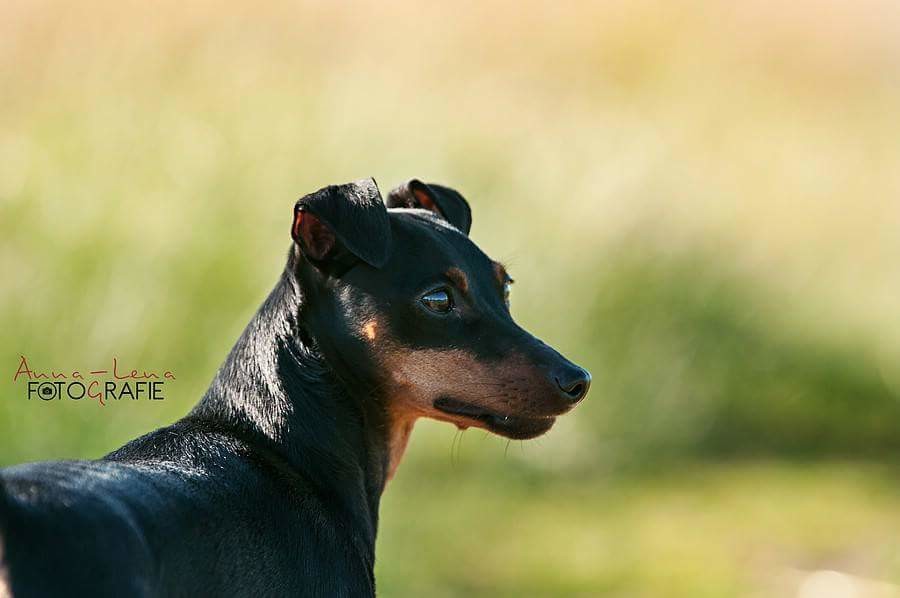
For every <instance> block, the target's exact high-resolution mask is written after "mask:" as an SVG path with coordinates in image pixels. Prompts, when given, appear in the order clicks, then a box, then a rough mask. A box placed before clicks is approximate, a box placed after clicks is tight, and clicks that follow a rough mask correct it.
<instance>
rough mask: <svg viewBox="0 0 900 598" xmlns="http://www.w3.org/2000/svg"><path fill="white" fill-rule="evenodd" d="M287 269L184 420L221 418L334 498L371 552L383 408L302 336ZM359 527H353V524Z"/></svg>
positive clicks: (380, 477)
mask: <svg viewBox="0 0 900 598" xmlns="http://www.w3.org/2000/svg"><path fill="white" fill-rule="evenodd" d="M302 303H303V294H302V292H301V289H300V285H299V283H298V281H297V278H296V277H295V276H294V274H293V273H292V272H291V269H290V267H289V268H288V269H287V270H286V271H285V273H284V274H283V275H282V277H281V280H280V281H279V283H278V285H277V286H276V287H275V289H274V290H273V291H272V293H271V294H270V295H269V297H268V299H266V301H265V303H263V305H262V307H261V308H260V309H259V311H258V312H257V313H256V315H255V316H254V317H253V319H252V320H251V322H250V324H248V326H247V328H246V329H245V330H244V332H243V334H242V335H241V338H240V339H239V340H238V342H237V343H236V344H235V346H234V348H233V349H232V351H231V353H230V354H229V355H228V358H227V359H226V361H225V363H224V364H223V365H222V367H221V368H220V369H219V371H218V373H217V374H216V377H215V379H214V380H213V382H212V384H211V385H210V388H209V390H208V391H207V393H206V395H205V396H204V398H203V400H202V401H201V402H200V403H199V404H198V405H197V407H196V408H195V409H194V411H192V413H191V416H190V417H192V418H200V419H206V420H213V421H215V422H217V423H225V424H226V425H227V426H228V427H230V428H231V429H232V430H234V432H235V433H236V434H238V435H240V436H242V437H244V438H245V439H248V440H250V441H251V442H256V443H260V444H262V445H264V446H265V447H266V448H267V449H269V450H270V451H271V452H274V453H275V454H276V455H277V456H278V457H279V458H282V459H284V460H285V461H286V463H287V465H288V466H289V467H291V468H292V469H294V470H295V471H296V472H297V473H298V474H299V475H300V476H301V477H302V478H303V479H304V480H306V481H307V482H308V483H309V484H311V485H313V486H314V487H315V489H316V490H317V492H319V493H320V495H321V496H322V497H323V499H324V500H325V501H326V502H327V503H329V504H333V505H340V507H341V511H342V514H344V515H346V516H348V517H349V518H351V520H352V521H351V523H352V524H353V526H354V529H364V530H366V534H365V536H366V543H367V544H368V549H369V550H374V542H375V532H376V529H377V523H378V504H379V500H380V497H381V493H382V492H383V490H384V486H385V483H386V481H387V478H388V476H389V468H390V451H391V449H390V446H389V439H388V438H387V436H386V433H385V430H386V429H387V428H388V426H387V424H386V421H385V418H386V417H387V416H386V414H385V413H384V412H383V409H382V408H381V407H380V405H379V403H378V402H377V401H375V400H373V399H372V398H371V397H366V396H360V394H359V393H358V392H354V391H353V390H351V389H350V388H349V387H348V386H347V385H346V384H344V383H342V382H341V381H340V380H339V379H338V376H337V375H336V374H335V372H334V371H333V369H332V368H330V367H329V366H328V364H327V363H326V362H325V360H324V359H323V358H322V357H321V355H320V354H319V352H318V351H317V350H316V349H315V347H314V346H313V343H312V342H310V341H309V340H302V339H304V338H307V335H306V332H305V331H304V330H302V327H301V324H300V323H299V319H298V314H300V312H301V310H302V307H303V305H302ZM358 526H361V527H358Z"/></svg>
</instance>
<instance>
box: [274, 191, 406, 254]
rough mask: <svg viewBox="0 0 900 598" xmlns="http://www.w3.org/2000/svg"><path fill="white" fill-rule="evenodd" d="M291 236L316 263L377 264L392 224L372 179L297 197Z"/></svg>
mask: <svg viewBox="0 0 900 598" xmlns="http://www.w3.org/2000/svg"><path fill="white" fill-rule="evenodd" d="M291 236H292V237H293V238H294V242H295V243H297V245H298V247H299V248H300V250H301V251H302V252H303V254H304V255H305V256H306V257H307V258H308V259H309V260H310V261H311V262H313V264H315V265H316V266H319V267H322V266H325V265H329V264H331V263H335V264H341V265H343V266H345V267H346V266H349V265H350V262H352V261H353V260H354V258H357V259H360V260H362V261H364V262H366V263H367V264H369V265H370V266H374V267H376V268H380V267H381V266H383V265H384V263H385V262H386V261H387V259H388V257H389V255H390V249H391V224H390V221H389V220H388V214H387V209H386V208H385V205H384V202H383V201H382V199H381V193H379V191H378V186H377V185H376V184H375V180H374V179H362V180H359V181H356V182H353V183H347V184H346V185H331V186H328V187H325V188H323V189H319V190H318V191H316V192H315V193H310V194H309V195H307V196H305V197H302V198H300V199H299V200H298V201H297V204H296V205H295V206H294V222H293V225H292V226H291Z"/></svg>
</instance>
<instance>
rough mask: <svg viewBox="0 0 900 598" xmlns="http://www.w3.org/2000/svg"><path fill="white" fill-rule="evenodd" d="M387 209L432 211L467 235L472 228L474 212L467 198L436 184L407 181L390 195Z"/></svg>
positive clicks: (415, 180)
mask: <svg viewBox="0 0 900 598" xmlns="http://www.w3.org/2000/svg"><path fill="white" fill-rule="evenodd" d="M387 207H389V208H420V209H423V210H430V211H432V212H434V213H435V214H437V215H438V216H440V217H441V218H443V219H444V220H446V221H447V222H449V223H450V224H452V225H453V226H455V227H456V228H458V229H459V230H460V231H462V232H464V233H465V234H467V235H468V234H469V229H471V228H472V210H471V209H470V208H469V203H468V202H467V201H466V200H465V198H464V197H463V196H462V195H460V194H459V192H458V191H456V190H454V189H451V188H449V187H444V186H443V185H436V184H435V183H428V184H426V183H423V182H422V181H420V180H418V179H412V180H410V181H407V182H406V183H404V184H402V185H400V186H399V187H397V188H396V189H394V190H393V191H391V192H390V193H388V198H387Z"/></svg>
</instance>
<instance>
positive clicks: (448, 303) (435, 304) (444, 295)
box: [419, 289, 453, 314]
mask: <svg viewBox="0 0 900 598" xmlns="http://www.w3.org/2000/svg"><path fill="white" fill-rule="evenodd" d="M419 301H421V302H422V305H424V306H425V307H427V308H428V309H430V310H431V311H433V312H436V313H439V314H445V313H447V312H448V311H450V310H451V309H453V300H452V299H451V298H450V293H448V292H447V290H446V289H437V290H434V291H431V292H430V293H428V294H427V295H425V296H424V297H422V298H421V299H419Z"/></svg>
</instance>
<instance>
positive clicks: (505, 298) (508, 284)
mask: <svg viewBox="0 0 900 598" xmlns="http://www.w3.org/2000/svg"><path fill="white" fill-rule="evenodd" d="M514 282H515V280H513V279H512V278H509V277H507V278H506V281H505V282H504V283H503V303H505V304H506V307H509V291H510V290H511V289H512V283H514Z"/></svg>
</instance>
